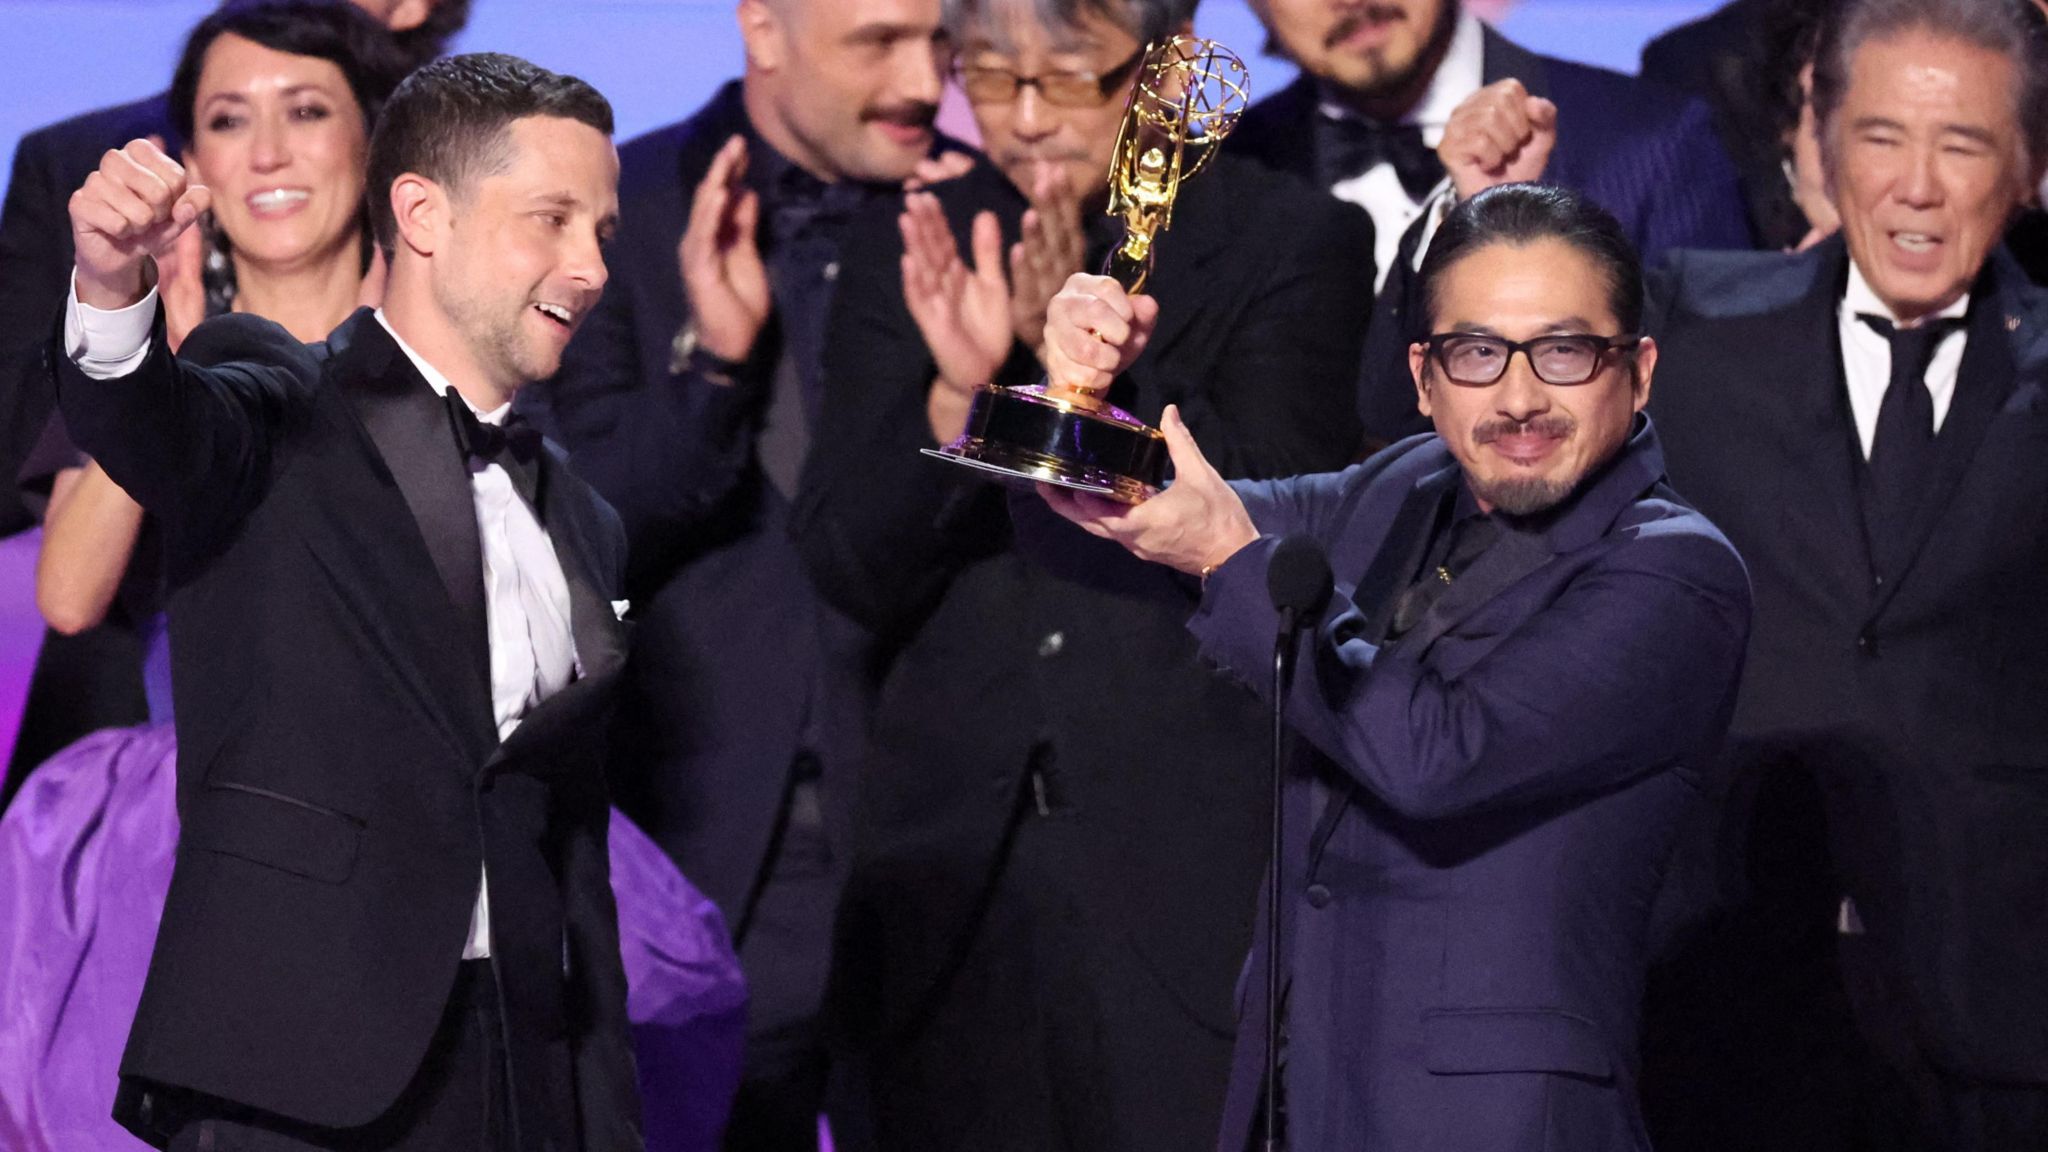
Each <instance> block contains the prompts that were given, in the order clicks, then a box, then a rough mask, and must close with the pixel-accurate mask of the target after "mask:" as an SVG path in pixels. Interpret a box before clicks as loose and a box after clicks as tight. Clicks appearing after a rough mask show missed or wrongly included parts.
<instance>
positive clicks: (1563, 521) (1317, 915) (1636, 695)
mask: <svg viewBox="0 0 2048 1152" xmlns="http://www.w3.org/2000/svg"><path fill="white" fill-rule="evenodd" d="M1663 473H1664V464H1663V459H1662V456H1661V454H1660V453H1659V451H1658V448H1657V436H1656V432H1655V431H1654V430H1653V429H1651V428H1650V427H1649V425H1648V423H1647V422H1646V421H1645V422H1640V423H1639V424H1638V426H1637V430H1636V431H1635V433H1634V435H1633V436H1632V438H1631V439H1630V441H1629V443H1628V445H1627V447H1626V448H1625V449H1624V450H1623V452H1622V454H1621V455H1620V456H1619V458H1617V459H1616V460H1615V461H1613V462H1612V463H1611V464H1610V465H1609V466H1608V467H1607V468H1606V469H1605V470H1604V471H1603V472H1602V473H1601V474H1599V475H1598V476H1597V478H1595V479H1593V480H1592V481H1590V482H1589V483H1588V484H1587V485H1586V486H1584V487H1582V488H1581V490H1580V492H1579V494H1578V495H1577V496H1575V497H1574V498H1573V500H1572V503H1571V504H1570V505H1569V506H1568V507H1567V509H1566V510H1565V511H1564V512H1563V514H1562V515H1561V516H1560V517H1559V518H1558V519H1556V520H1555V522H1554V523H1552V524H1551V525H1550V527H1549V528H1548V529H1547V530H1544V531H1541V532H1531V533H1527V534H1524V533H1514V534H1509V535H1506V536H1503V537H1502V538H1501V540H1500V542H1499V543H1497V544H1495V545H1494V546H1493V547H1492V548H1490V549H1489V550H1488V551H1487V552H1485V553H1484V554H1482V556H1481V557H1480V558H1479V559H1478V560H1477V561H1476V562H1475V563H1474V564H1473V566H1472V567H1471V568H1470V569H1469V570H1468V571H1467V572H1466V573H1465V574H1464V575H1463V576H1461V577H1460V578H1459V580H1458V582H1457V583H1456V584H1453V585H1452V586H1451V588H1450V589H1449V590H1448V591H1447V592H1446V593H1445V594H1444V595H1443V597H1442V598H1441V599H1439V600H1438V601H1437V602H1436V603H1435V605H1434V607H1433V608H1431V610H1430V611H1429V613H1428V614H1427V615H1425V616H1424V617H1423V619H1422V621H1421V622H1420V623H1418V624H1417V625H1416V626H1415V628H1414V629H1413V630H1412V631H1410V632H1408V633H1407V634H1406V635H1405V636H1403V637H1402V638H1401V639H1400V640H1398V641H1396V642H1394V643H1392V644H1389V645H1375V644H1372V643H1369V642H1367V640H1366V639H1365V638H1364V636H1363V635H1362V633H1363V632H1364V630H1365V620H1366V617H1367V616H1369V615H1370V614H1371V613H1372V611H1373V610H1374V609H1375V608H1377V607H1378V606H1379V605H1380V604H1381V602H1382V601H1383V600H1384V599H1385V597H1387V596H1389V595H1393V594H1395V593H1397V592H1398V591H1399V590H1400V588H1402V587H1403V586H1405V584H1406V583H1407V581H1408V580H1409V578H1410V574H1411V573H1412V572H1413V571H1414V570H1415V568H1416V567H1418V566H1419V564H1418V560H1419V556H1418V553H1417V551H1416V542H1417V541H1418V540H1419V539H1420V538H1421V537H1422V536H1423V534H1425V533H1426V532H1427V530H1428V528H1427V525H1428V522H1429V519H1430V518H1431V516H1432V515H1433V512H1434V509H1435V508H1436V507H1438V504H1439V501H1441V500H1442V499H1444V498H1445V496H1446V494H1447V493H1450V492H1453V491H1455V485H1457V484H1458V483H1459V482H1460V475H1461V473H1460V470H1459V468H1458V466H1457V464H1456V462H1455V460H1454V459H1453V458H1452V457H1451V455H1450V453H1449V451H1448V450H1447V449H1446V448H1445V447H1444V446H1443V443H1442V442H1441V441H1440V440H1438V439H1437V438H1435V437H1433V436H1431V437H1418V438H1416V439H1413V440H1407V441H1403V442H1402V443H1400V444H1398V445H1395V446H1394V447H1392V448H1389V449H1388V450H1387V451H1385V452H1383V453H1381V454H1380V455H1378V456H1375V457H1374V458H1372V459H1370V460H1368V461H1366V462H1365V463H1363V464H1360V465H1358V466H1355V467H1353V468H1351V469H1348V470H1346V471H1344V472H1341V473H1338V474H1335V475H1326V476H1305V477H1301V478H1298V479H1295V480H1283V481H1277V482H1271V483H1260V484H1238V485H1236V486H1235V487H1236V488H1237V489H1238V492H1239V494H1240V495H1242V496H1243V497H1244V500H1245V505H1246V507H1247V509H1248V510H1249V511H1250V512H1251V515H1252V520H1253V522H1254V523H1256V524H1257V525H1258V528H1259V531H1260V532H1261V534H1262V535H1261V538H1260V540H1259V541H1258V542H1257V543H1255V544H1253V545H1251V546H1249V547H1247V548H1245V549H1244V550H1243V551H1242V552H1240V553H1239V554H1238V555H1237V556H1234V557H1232V558H1231V559H1230V560H1229V561H1228V562H1227V563H1225V564H1224V565H1222V566H1221V567H1219V568H1218V569H1217V570H1216V571H1215V573H1214V574H1213V575H1211V577H1210V578H1209V582H1208V588H1207V590H1206V592H1205V594H1204V595H1203V598H1202V602H1201V606H1200V608H1199V609H1198V610H1197V611H1196V613H1195V615H1194V617H1193V619H1192V620H1191V621H1190V623H1189V625H1188V627H1189V630H1190V631H1192V632H1193V633H1194V635H1195V637H1196V638H1197V639H1198V640H1199V641H1200V642H1201V652H1202V655H1203V656H1204V657H1205V658H1207V659H1210V660H1213V661H1215V662H1217V663H1218V664H1220V665H1221V666H1222V667H1223V668H1225V669H1226V670H1228V671H1229V672H1231V673H1232V674H1233V675H1235V676H1236V677H1237V678H1239V679H1240V680H1242V681H1244V682H1245V683H1246V684H1248V685H1250V686H1251V687H1253V688H1254V689H1255V690H1257V691H1260V692H1262V693H1263V692H1266V691H1268V690H1269V686H1270V684H1271V676H1272V660H1273V637H1274V634H1275V632H1276V630H1277V627H1278V620H1277V617H1276V614H1275V613H1274V610H1273V608H1272V604H1271V601H1270V600H1269V599H1268V596H1267V591H1266V567H1267V564H1268V561H1269V559H1270V557H1271V556H1272V554H1273V549H1274V547H1275V545H1276V544H1277V543H1278V541H1279V539H1280V538H1282V537H1284V536H1287V535H1290V534H1294V533H1306V534H1308V535H1309V536H1311V537H1313V538H1314V539H1315V540H1317V541H1318V542H1319V543H1321V544H1322V545H1323V546H1324V548H1325V549H1326V550H1327V551H1328V554H1329V557H1330V562H1331V566H1332V568H1333V570H1334V572H1335V573H1336V576H1337V581H1338V583H1337V594H1336V596H1335V597H1334V598H1333V602H1332V605H1331V607H1330V608H1329V609H1328V610H1327V612H1326V613H1325V614H1324V616H1323V618H1322V620H1321V621H1320V623H1319V624H1318V625H1317V626H1316V628H1315V629H1314V631H1313V634H1312V636H1311V637H1310V641H1311V647H1310V649H1309V655H1306V656H1304V658H1303V659H1302V661H1301V663H1300V667H1299V670H1298V672H1297V674H1296V679H1295V683H1294V690H1293V696H1292V697H1291V699H1290V701H1289V704H1288V720H1289V723H1290V725H1291V726H1292V728H1293V729H1294V731H1295V732H1296V733H1297V734H1298V735H1299V736H1300V738H1301V739H1302V740H1304V741H1305V742H1306V744H1307V746H1308V749H1309V751H1310V753H1311V755H1310V757H1309V761H1310V763H1311V765H1312V766H1311V767H1309V770H1307V771H1304V772H1303V773H1301V774H1299V775H1296V776H1295V777H1294V778H1293V779H1292V780H1291V782H1290V787H1289V794H1288V800H1287V805H1288V807H1287V821H1288V829H1287V837H1288V840H1287V846H1286V849H1285V856H1284V860H1285V872H1284V874H1283V886H1284V896H1283V900H1284V903H1283V905H1282V907H1283V910H1284V913H1285V915H1284V916H1283V920H1282V924H1283V932H1284V936H1283V945H1282V946H1283V948H1284V949H1285V950H1286V952H1285V954H1286V956H1287V958H1288V960H1287V963H1288V976H1289V979H1290V981H1291V985H1290V987H1291V991H1289V992H1288V994H1287V995H1288V1000H1287V1015H1288V1020H1289V1021H1290V1024H1289V1030H1290V1039H1289V1043H1288V1049H1287V1072H1286V1100H1287V1107H1288V1123H1289V1144H1290V1146H1291V1147H1295V1148H1400V1149H1404V1150H1416V1152H1431V1150H1439V1149H1440V1150H1443V1152H1455V1150H1464V1149H1474V1148H1486V1149H1503V1150H1506V1149H1530V1150H1532V1152H1534V1150H1537V1149H1570V1150H1574V1152H1585V1150H1592V1149H1638V1150H1641V1149H1646V1148H1647V1147H1648V1143H1647V1140H1646V1138H1645V1137H1644V1135H1643V1133H1642V1127H1641V1120H1640V1118H1639V1115H1638V1111H1637V1106H1636V1103H1635V1099H1634V1091H1633V1088H1634V1085H1633V1080H1634V1076H1635V1071H1636V1021H1637V1016H1638V1001H1639V999H1640V997H1641V994H1642V987H1643V976H1644V971H1645V968H1646V966H1647V963H1648V951H1649V944H1650V938H1651V934H1652V915H1651V913H1652V906H1653V904H1654V901H1655V897H1656V893H1657V891H1658V889H1659V887H1660V885H1661V883H1662V880H1663V875H1664V873H1665V870H1666V869H1667V868H1668V867H1669V866H1670V864H1671V860H1672V856H1673V853H1674V850H1675V848H1676V845H1677V842H1678V839H1679V836H1680V832H1681V829H1682V827H1683V826H1684V824H1685V823H1686V821H1687V819H1688V814H1689V813H1690V812H1691V810H1692V809H1694V808H1695V807H1696V806H1697V805H1698V804H1699V803H1700V802H1701V799H1702V797H1701V791H1702V787H1703V780H1704V776H1705V773H1706V771H1707V769H1708V767H1709V765H1710V764H1711V760H1712V752H1713V750H1714V746H1715V744H1716V742H1717V741H1718V740H1719V739H1720V736H1721V733H1722V731H1723V729H1724V728H1725V726H1726V724H1727V720H1728V713H1729V709H1730V708H1731V706H1732V704H1733V701H1734V694H1735V683H1736V677H1737V674H1738V672H1739V671H1740V666H1741V656H1742V645H1743V640H1744V636H1745V633H1746V630H1747V627H1748V621H1749V592H1748V587H1747V584H1746V583H1745V581H1744V578H1743V570H1742V564H1741V561H1740V560H1738V559H1737V557H1736V555H1735V551H1734V549H1732V548H1730V547H1729V545H1728V542H1727V541H1726V540H1725V539H1723V538H1722V536H1721V534H1720V533H1719V532H1717V531H1715V529H1714V527H1713V525H1711V524H1709V523H1707V521H1706V519H1705V518H1704V517H1702V516H1700V515H1699V514H1698V513H1697V512H1694V511H1693V510H1692V509H1691V508H1690V507H1688V506H1687V505H1686V504H1685V503H1684V502H1683V501H1682V500H1680V499H1679V498H1678V497H1677V496H1676V495H1674V494H1673V493H1672V491H1671V489H1670V488H1669V487H1668V486H1667V485H1666V484H1665V483H1664V482H1663V479H1662V477H1663ZM1316 813H1320V819H1317V818H1316V816H1315V815H1314V814H1316ZM1261 940H1262V941H1263V937H1261ZM1246 987H1247V988H1248V990H1249V995H1248V998H1247V1002H1246V1006H1245V1011H1244V1019H1246V1020H1247V1021H1254V1020H1262V1019H1263V1018H1264V1012H1265V996H1264V990H1265V975H1264V956H1263V954H1259V955H1255V957H1254V962H1253V964H1252V968H1251V971H1250V973H1249V974H1248V979H1247V981H1246ZM1263 1047H1264V1035H1263V1029H1260V1028H1257V1027H1247V1028H1243V1029H1241V1030H1240V1031H1239V1034H1238V1051H1237V1059H1236V1066H1235V1072H1234V1074H1233V1077H1232V1080H1231V1094H1230V1105H1229V1108H1228V1110H1227V1111H1226V1113H1225V1122H1224V1128H1223V1136H1222V1139H1221V1141H1220V1142H1219V1144H1218V1147H1219V1148H1220V1149H1223V1150H1224V1152H1241V1150H1242V1149H1244V1148H1245V1147H1246V1137H1247V1135H1248V1133H1249V1131H1250V1125H1251V1122H1252V1117H1253V1115H1254V1112H1255V1110H1256V1102H1257V1100H1258V1096H1259V1087H1260V1080H1261V1074H1262V1071H1263V1061H1262V1052H1263Z"/></svg>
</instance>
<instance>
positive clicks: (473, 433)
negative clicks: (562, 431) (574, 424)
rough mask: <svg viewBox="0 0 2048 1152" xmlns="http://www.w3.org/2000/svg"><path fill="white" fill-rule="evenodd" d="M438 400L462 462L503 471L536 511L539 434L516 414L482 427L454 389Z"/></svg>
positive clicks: (538, 485)
mask: <svg viewBox="0 0 2048 1152" xmlns="http://www.w3.org/2000/svg"><path fill="white" fill-rule="evenodd" d="M441 399H442V400H443V401H445V402H446V403H447V405H448V421H449V423H451V424H453V425H454V426H455V446H456V447H457V448H458V449H460V450H461V452H462V455H463V458H464V459H465V460H476V461H479V462H481V463H484V464H496V465H498V466H499V467H501V468H503V469H504V470H505V474H506V475H507V476H510V477H511V478H512V487H513V488H514V489H515V490H516V491H518V493H519V495H520V497H521V498H522V499H524V500H525V501H526V504H527V507H529V508H532V509H534V510H535V511H539V509H540V501H539V497H538V492H539V489H540V484H539V467H538V465H539V462H540V439H541V437H540V433H539V432H538V431H536V430H535V429H534V427H533V426H532V425H531V424H528V423H527V422H526V418H525V417H523V416H521V415H519V414H518V413H517V412H510V413H507V414H506V416H505V422H504V423H503V424H486V423H484V422H483V421H482V420H479V419H477V418H476V413H474V412H472V411H470V410H469V405H468V404H467V403H465V402H464V401H463V399H462V397H461V395H459V394H458V393H457V392H456V391H455V389H453V388H450V389H448V391H446V392H444V393H442V394H441Z"/></svg>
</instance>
